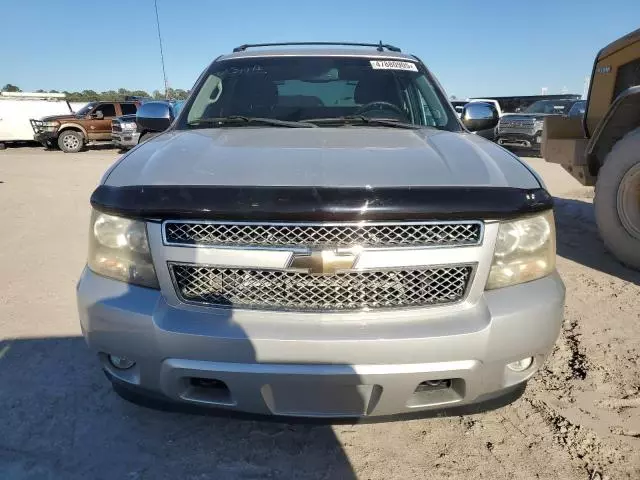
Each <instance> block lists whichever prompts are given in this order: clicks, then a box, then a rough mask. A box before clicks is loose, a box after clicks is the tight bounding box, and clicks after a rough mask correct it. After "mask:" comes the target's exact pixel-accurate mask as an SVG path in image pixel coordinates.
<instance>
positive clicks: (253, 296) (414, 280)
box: [170, 264, 472, 311]
mask: <svg viewBox="0 0 640 480" xmlns="http://www.w3.org/2000/svg"><path fill="white" fill-rule="evenodd" d="M170 268H171V270H172V274H173V278H174V280H175V283H176V287H177V293H178V295H179V296H180V297H181V298H182V299H183V300H185V301H192V302H199V303H206V304H210V305H225V306H230V305H233V306H235V307H239V308H255V309H271V308H276V309H288V310H299V311H305V310H306V311H323V310H324V311H330V310H356V309H364V308H401V307H418V306H429V305H441V304H446V303H453V302H456V301H459V300H462V298H463V297H464V295H465V292H466V288H467V284H468V283H469V279H470V277H471V272H472V267H471V266H452V267H432V268H424V269H406V270H392V271H352V272H341V273H337V274H335V275H326V276H323V275H311V274H308V273H300V272H290V271H276V270H255V269H238V268H223V267H221V268H218V267H210V266H199V265H183V264H170Z"/></svg>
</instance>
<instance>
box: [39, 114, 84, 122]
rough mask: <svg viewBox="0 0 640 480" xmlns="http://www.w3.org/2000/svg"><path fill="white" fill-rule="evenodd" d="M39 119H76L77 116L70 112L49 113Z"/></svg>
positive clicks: (51, 120)
mask: <svg viewBox="0 0 640 480" xmlns="http://www.w3.org/2000/svg"><path fill="white" fill-rule="evenodd" d="M40 120H42V121H43V122H55V121H58V122H63V121H65V120H77V118H76V116H75V115H74V114H72V113H65V114H64V115H49V116H47V117H42V118H41V119H40Z"/></svg>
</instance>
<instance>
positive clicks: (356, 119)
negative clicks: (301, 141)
mask: <svg viewBox="0 0 640 480" xmlns="http://www.w3.org/2000/svg"><path fill="white" fill-rule="evenodd" d="M303 122H304V123H307V122H308V123H313V124H316V125H323V124H332V123H333V124H339V125H353V124H358V123H360V124H365V125H378V126H383V127H394V128H408V129H411V130H417V129H420V128H423V126H422V125H416V124H413V123H406V122H401V121H400V120H395V119H393V118H375V117H373V118H371V117H366V116H364V115H346V116H344V117H332V118H310V119H308V120H303Z"/></svg>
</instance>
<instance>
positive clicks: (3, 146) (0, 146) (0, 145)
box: [0, 142, 7, 150]
mask: <svg viewBox="0 0 640 480" xmlns="http://www.w3.org/2000/svg"><path fill="white" fill-rule="evenodd" d="M5 148H7V144H6V143H2V142H0V150H4V149H5Z"/></svg>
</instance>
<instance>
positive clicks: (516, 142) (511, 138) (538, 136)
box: [496, 131, 542, 151]
mask: <svg viewBox="0 0 640 480" xmlns="http://www.w3.org/2000/svg"><path fill="white" fill-rule="evenodd" d="M496 142H497V143H498V144H499V145H502V146H503V147H511V148H519V149H523V150H535V151H540V145H541V144H542V131H538V132H536V133H534V134H526V133H505V132H500V131H498V134H497V138H496Z"/></svg>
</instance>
